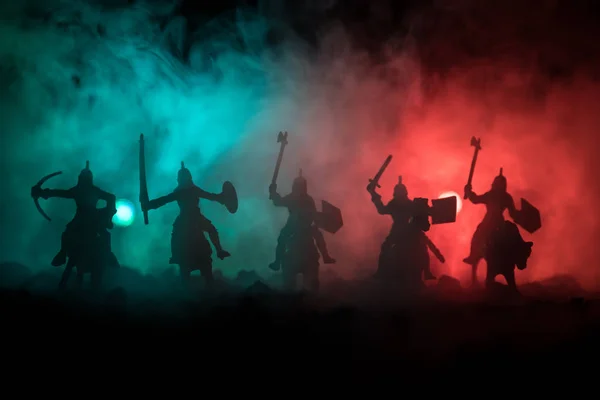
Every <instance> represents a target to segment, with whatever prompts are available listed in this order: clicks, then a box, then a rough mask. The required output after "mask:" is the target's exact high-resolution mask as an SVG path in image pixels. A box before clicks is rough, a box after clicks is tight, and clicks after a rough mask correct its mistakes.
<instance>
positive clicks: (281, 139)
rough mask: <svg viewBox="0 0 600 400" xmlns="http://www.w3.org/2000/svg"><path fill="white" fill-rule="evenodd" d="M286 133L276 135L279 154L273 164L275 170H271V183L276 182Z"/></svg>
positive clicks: (285, 144)
mask: <svg viewBox="0 0 600 400" xmlns="http://www.w3.org/2000/svg"><path fill="white" fill-rule="evenodd" d="M287 137H288V133H287V131H285V132H279V134H278V135H277V143H279V144H280V145H281V147H280V148H279V156H278V157H277V163H276V164H275V171H274V172H273V179H272V180H271V185H275V184H277V176H278V175H279V167H281V161H282V160H283V151H284V150H285V146H287V144H288V141H287ZM269 199H271V195H270V194H269Z"/></svg>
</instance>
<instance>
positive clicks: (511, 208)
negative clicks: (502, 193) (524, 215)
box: [506, 193, 519, 220]
mask: <svg viewBox="0 0 600 400" xmlns="http://www.w3.org/2000/svg"><path fill="white" fill-rule="evenodd" d="M506 208H508V215H510V217H511V218H512V219H513V220H514V219H515V218H517V214H518V212H519V210H517V207H515V201H514V200H513V198H512V196H511V195H510V194H508V193H507V194H506Z"/></svg>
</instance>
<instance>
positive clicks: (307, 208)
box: [269, 132, 342, 271]
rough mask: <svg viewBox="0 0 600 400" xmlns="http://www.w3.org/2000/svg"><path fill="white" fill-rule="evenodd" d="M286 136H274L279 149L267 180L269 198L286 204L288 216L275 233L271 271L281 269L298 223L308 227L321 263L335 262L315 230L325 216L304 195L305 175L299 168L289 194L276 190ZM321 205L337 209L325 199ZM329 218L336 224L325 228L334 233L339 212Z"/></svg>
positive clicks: (321, 235)
mask: <svg viewBox="0 0 600 400" xmlns="http://www.w3.org/2000/svg"><path fill="white" fill-rule="evenodd" d="M287 137H288V133H287V132H279V134H278V136H277V143H280V149H279V156H278V157H277V163H276V164H275V172H274V173H273V179H272V181H271V185H270V186H269V199H271V201H272V202H273V204H274V205H275V206H276V207H286V208H287V209H288V211H289V213H290V215H289V217H288V220H287V222H286V224H285V226H284V227H283V229H282V230H281V233H280V234H279V238H278V240H277V249H276V251H275V261H274V262H272V263H271V264H270V265H269V268H271V269H272V270H273V271H278V270H279V269H280V268H281V263H282V261H283V257H284V254H285V251H286V246H287V244H288V240H289V239H290V237H291V236H292V234H293V231H294V230H295V229H298V228H299V226H301V225H302V226H304V225H308V226H310V229H311V232H312V235H313V238H314V239H315V243H316V245H317V248H318V249H319V252H320V253H321V255H322V257H323V261H324V262H325V264H333V263H335V260H334V259H333V258H332V257H331V256H330V255H329V252H328V251H327V244H326V243H325V238H324V237H323V233H322V232H321V230H320V229H319V225H318V222H319V221H320V220H322V221H326V220H327V218H321V219H319V214H323V213H318V212H317V209H316V206H315V201H314V200H313V198H312V197H311V196H310V195H309V194H308V182H307V180H306V178H304V177H303V176H302V170H300V174H299V176H298V177H297V178H296V179H294V182H293V184H292V193H290V194H288V195H287V196H281V195H280V194H279V193H277V176H278V175H279V168H280V166H281V161H282V160H283V152H284V149H285V146H286V145H287V144H288V142H287ZM323 205H324V207H328V208H327V210H333V209H335V210H337V208H335V207H334V206H332V205H330V204H329V203H327V202H323ZM324 210H325V209H324ZM337 211H339V210H337ZM331 220H335V221H333V225H336V226H333V227H332V228H333V229H329V230H328V231H330V232H332V233H335V232H336V231H337V230H338V229H340V228H341V226H342V221H341V214H340V215H339V218H329V221H328V222H331ZM325 225H332V224H331V223H329V224H322V226H321V227H323V228H324V229H326V228H328V226H325Z"/></svg>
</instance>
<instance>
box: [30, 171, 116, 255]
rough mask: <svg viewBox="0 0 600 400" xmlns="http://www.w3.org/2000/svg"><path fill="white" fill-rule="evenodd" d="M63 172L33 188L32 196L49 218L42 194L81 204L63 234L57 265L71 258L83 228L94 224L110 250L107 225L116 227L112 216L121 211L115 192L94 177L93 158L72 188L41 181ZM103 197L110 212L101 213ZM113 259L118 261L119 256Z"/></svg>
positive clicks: (86, 228) (102, 240)
mask: <svg viewBox="0 0 600 400" xmlns="http://www.w3.org/2000/svg"><path fill="white" fill-rule="evenodd" d="M59 174H61V172H55V173H54V174H51V175H48V176H47V177H46V178H44V179H42V180H41V181H40V182H38V184H36V185H35V186H33V187H32V188H31V196H32V197H33V198H34V200H35V201H36V206H37V207H38V210H40V212H41V213H42V215H43V216H44V217H45V218H46V219H48V220H50V218H49V217H48V216H47V215H45V214H44V213H43V211H42V210H41V208H40V207H39V204H38V203H37V199H38V198H40V197H41V198H43V199H49V198H52V197H56V198H61V199H72V200H74V201H75V204H76V206H77V210H76V212H75V216H74V217H73V219H72V220H71V222H69V223H68V224H67V227H66V229H65V231H64V232H63V234H62V238H61V248H60V251H59V252H58V254H56V256H55V257H54V259H53V260H52V265H53V266H56V267H58V266H61V265H64V264H65V263H66V262H67V257H68V255H69V254H70V253H71V251H72V249H73V246H74V243H76V241H77V239H78V238H79V237H80V236H81V235H82V233H83V232H85V231H88V230H89V229H90V228H91V229H93V230H96V231H97V233H98V235H99V237H100V239H101V243H102V247H103V248H105V249H108V251H109V252H110V233H109V232H108V231H107V229H110V228H112V217H113V216H114V215H115V213H116V212H117V209H116V197H115V195H114V194H112V193H108V192H105V191H104V190H102V189H100V188H98V187H97V186H94V178H93V175H92V171H91V170H90V164H89V161H87V162H86V166H85V168H84V169H83V170H82V171H81V173H80V174H79V178H78V180H77V185H75V186H73V187H72V188H70V189H42V187H41V185H42V183H43V182H44V181H45V180H46V179H48V178H49V177H52V176H56V175H59ZM99 200H104V201H106V208H105V209H104V210H106V211H107V213H108V214H103V213H102V214H101V213H99V210H98V209H97V208H96V206H97V204H98V201H99ZM111 254H112V253H111ZM113 261H114V262H116V259H115V260H113Z"/></svg>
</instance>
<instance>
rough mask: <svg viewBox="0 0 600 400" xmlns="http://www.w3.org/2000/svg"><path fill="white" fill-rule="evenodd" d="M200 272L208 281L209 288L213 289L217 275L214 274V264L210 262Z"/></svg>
mask: <svg viewBox="0 0 600 400" xmlns="http://www.w3.org/2000/svg"><path fill="white" fill-rule="evenodd" d="M200 273H201V274H202V277H203V278H204V282H205V283H206V288H207V289H212V288H213V287H214V283H215V277H214V275H213V269H212V265H211V264H210V263H209V264H208V265H205V266H204V267H202V268H201V269H200Z"/></svg>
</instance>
